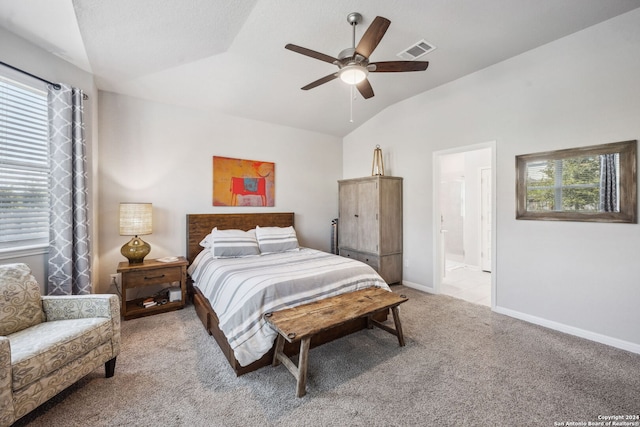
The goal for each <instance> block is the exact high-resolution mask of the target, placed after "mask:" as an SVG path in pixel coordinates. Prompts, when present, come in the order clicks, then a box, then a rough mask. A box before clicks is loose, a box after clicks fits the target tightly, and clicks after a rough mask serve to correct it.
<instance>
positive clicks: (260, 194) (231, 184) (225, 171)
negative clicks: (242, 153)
mask: <svg viewBox="0 0 640 427" xmlns="http://www.w3.org/2000/svg"><path fill="white" fill-rule="evenodd" d="M275 171H276V168H275V163H271V162H263V161H259V160H244V159H232V158H229V157H218V156H213V206H275V182H276V177H275V174H276V172H275Z"/></svg>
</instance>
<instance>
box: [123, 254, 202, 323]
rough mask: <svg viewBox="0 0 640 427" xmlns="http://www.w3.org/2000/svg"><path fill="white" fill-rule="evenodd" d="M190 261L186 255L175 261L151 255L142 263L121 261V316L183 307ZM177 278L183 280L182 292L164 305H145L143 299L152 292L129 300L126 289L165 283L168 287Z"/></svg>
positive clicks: (132, 316) (133, 315)
mask: <svg viewBox="0 0 640 427" xmlns="http://www.w3.org/2000/svg"><path fill="white" fill-rule="evenodd" d="M188 264H189V262H188V261H187V260H186V259H185V258H184V257H178V260H177V261H172V262H162V261H158V260H156V259H151V260H145V261H144V262H142V263H141V264H129V262H128V261H123V262H121V263H120V264H118V273H120V275H121V276H122V281H121V283H122V316H123V317H124V320H129V319H135V318H136V317H142V316H149V315H151V314H156V313H163V312H165V311H171V310H178V309H181V308H183V307H184V303H185V298H186V288H187V265H188ZM174 282H179V283H180V289H181V294H182V298H181V299H180V301H174V302H166V303H165V304H162V305H155V306H153V307H146V308H145V307H144V306H142V302H143V301H144V300H145V299H146V298H147V297H149V296H151V294H150V293H149V294H148V295H147V296H146V297H144V298H137V299H133V300H130V301H127V291H129V290H131V289H133V288H140V287H145V286H151V285H162V284H165V285H166V286H167V287H169V286H171V284H172V283H174Z"/></svg>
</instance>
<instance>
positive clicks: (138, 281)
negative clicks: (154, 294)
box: [127, 267, 182, 287]
mask: <svg viewBox="0 0 640 427" xmlns="http://www.w3.org/2000/svg"><path fill="white" fill-rule="evenodd" d="M181 280H182V269H181V268H180V267H166V268H154V269H153V270H147V271H145V270H141V271H131V272H129V273H127V282H128V283H127V285H128V286H129V287H134V286H147V285H158V284H161V283H171V282H180V281H181Z"/></svg>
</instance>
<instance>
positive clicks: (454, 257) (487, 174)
mask: <svg viewBox="0 0 640 427" xmlns="http://www.w3.org/2000/svg"><path fill="white" fill-rule="evenodd" d="M494 157H495V142H490V143H486V144H478V145H473V146H468V147H461V148H457V149H453V150H445V151H439V152H435V153H434V192H433V194H434V203H433V205H434V217H435V218H436V221H434V226H435V229H434V236H436V240H437V243H436V248H435V254H436V263H435V265H436V268H435V269H434V275H435V277H434V284H435V286H434V288H435V292H436V293H442V294H445V295H450V296H453V297H456V298H460V299H464V300H466V301H470V302H473V303H476V304H482V305H485V306H488V307H495V286H494V283H495V280H494V279H495V266H494V265H493V264H494V263H493V260H494V259H495V257H494V256H493V254H494V251H495V245H494V235H495V233H494V230H495V226H494V223H495V219H494V217H495V215H494V214H493V213H494V210H495V208H494V207H495V199H494V196H493V194H494V188H495V176H494V175H495V174H494V173H493V164H494Z"/></svg>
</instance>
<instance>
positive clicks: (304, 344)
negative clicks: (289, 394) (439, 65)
mask: <svg viewBox="0 0 640 427" xmlns="http://www.w3.org/2000/svg"><path fill="white" fill-rule="evenodd" d="M310 344H311V337H309V338H303V339H302V341H300V356H299V357H298V375H297V378H298V385H297V389H296V397H302V396H304V395H305V394H307V360H308V359H309V346H310Z"/></svg>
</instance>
